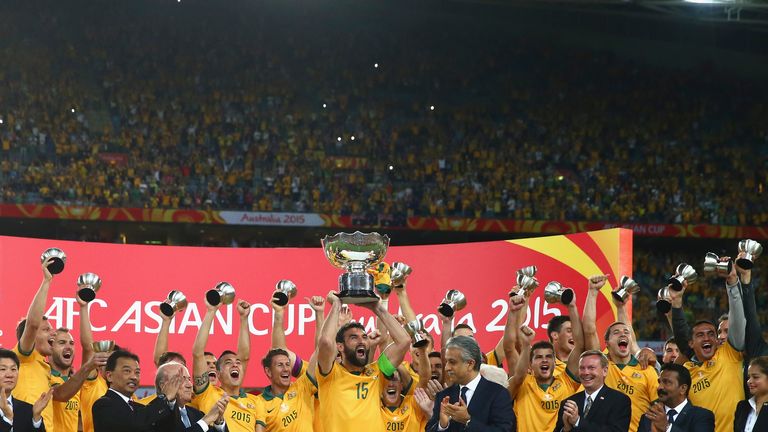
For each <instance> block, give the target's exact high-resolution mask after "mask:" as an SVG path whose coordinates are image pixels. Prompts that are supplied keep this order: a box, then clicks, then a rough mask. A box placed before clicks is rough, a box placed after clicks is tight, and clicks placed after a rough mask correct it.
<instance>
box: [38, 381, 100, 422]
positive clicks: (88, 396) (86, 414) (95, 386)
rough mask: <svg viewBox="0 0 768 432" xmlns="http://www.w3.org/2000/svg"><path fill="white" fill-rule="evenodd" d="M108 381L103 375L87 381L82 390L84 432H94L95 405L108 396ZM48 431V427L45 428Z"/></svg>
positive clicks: (81, 403)
mask: <svg viewBox="0 0 768 432" xmlns="http://www.w3.org/2000/svg"><path fill="white" fill-rule="evenodd" d="M108 389H109V386H107V381H106V380H105V379H104V377H102V376H101V374H98V375H96V378H89V379H86V380H85V382H84V383H83V387H81V388H80V415H81V416H82V417H83V432H93V413H92V411H91V410H92V409H93V404H94V403H96V401H97V400H99V398H100V397H102V396H104V395H105V394H107V390H108ZM45 428H46V430H48V426H46V427H45Z"/></svg>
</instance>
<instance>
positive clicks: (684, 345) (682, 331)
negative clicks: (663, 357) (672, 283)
mask: <svg viewBox="0 0 768 432" xmlns="http://www.w3.org/2000/svg"><path fill="white" fill-rule="evenodd" d="M667 288H668V289H667V290H668V292H669V301H670V303H672V336H673V337H674V338H675V342H677V347H678V348H679V349H680V355H679V356H678V357H677V359H676V360H675V363H679V364H684V363H685V362H687V361H688V360H689V359H690V358H691V357H693V350H692V349H691V347H690V346H688V341H689V340H690V334H691V329H690V328H689V327H688V321H687V320H686V319H685V314H684V313H683V294H684V293H685V290H686V288H688V281H683V289H682V290H680V291H675V290H673V289H672V288H670V287H667Z"/></svg>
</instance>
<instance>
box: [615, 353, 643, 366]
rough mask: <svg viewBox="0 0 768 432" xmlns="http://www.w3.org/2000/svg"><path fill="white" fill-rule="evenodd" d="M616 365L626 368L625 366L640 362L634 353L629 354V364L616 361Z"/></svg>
mask: <svg viewBox="0 0 768 432" xmlns="http://www.w3.org/2000/svg"><path fill="white" fill-rule="evenodd" d="M615 364H616V366H618V368H619V369H624V367H625V366H637V365H639V364H640V362H638V361H637V358H636V357H635V356H634V355H630V356H629V362H627V364H622V363H615Z"/></svg>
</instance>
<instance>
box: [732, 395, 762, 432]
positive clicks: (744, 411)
mask: <svg viewBox="0 0 768 432" xmlns="http://www.w3.org/2000/svg"><path fill="white" fill-rule="evenodd" d="M766 405H768V404H763V407H762V409H760V412H759V413H758V414H757V422H756V423H755V427H753V428H752V430H753V431H755V432H758V431H766V430H768V408H766ZM750 411H752V406H751V405H750V404H749V401H746V400H743V401H740V402H739V404H738V405H736V415H735V417H734V419H733V431H734V432H744V426H745V425H746V424H747V417H748V416H749V412H750Z"/></svg>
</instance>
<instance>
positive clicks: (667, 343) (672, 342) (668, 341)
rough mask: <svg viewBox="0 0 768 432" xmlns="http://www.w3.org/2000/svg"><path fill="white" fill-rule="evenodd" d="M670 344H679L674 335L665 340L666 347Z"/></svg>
mask: <svg viewBox="0 0 768 432" xmlns="http://www.w3.org/2000/svg"><path fill="white" fill-rule="evenodd" d="M669 344H675V345H677V341H676V340H675V338H673V337H671V338H669V339H667V340H666V341H665V342H664V349H667V345H669ZM678 348H679V347H678Z"/></svg>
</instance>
